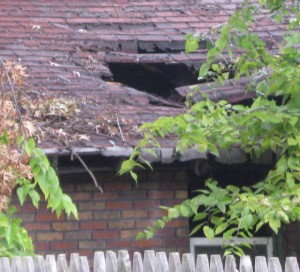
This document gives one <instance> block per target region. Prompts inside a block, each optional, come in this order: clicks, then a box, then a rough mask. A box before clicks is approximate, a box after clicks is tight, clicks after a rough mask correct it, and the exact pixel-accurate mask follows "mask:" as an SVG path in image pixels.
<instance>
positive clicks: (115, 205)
mask: <svg viewBox="0 0 300 272" xmlns="http://www.w3.org/2000/svg"><path fill="white" fill-rule="evenodd" d="M131 208H132V201H112V202H106V209H109V210H118V209H131Z"/></svg>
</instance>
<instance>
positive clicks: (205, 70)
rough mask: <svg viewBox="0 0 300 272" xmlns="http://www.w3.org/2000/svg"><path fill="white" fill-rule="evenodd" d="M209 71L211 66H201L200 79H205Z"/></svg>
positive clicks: (204, 64)
mask: <svg viewBox="0 0 300 272" xmlns="http://www.w3.org/2000/svg"><path fill="white" fill-rule="evenodd" d="M208 70H209V66H208V64H207V63H203V64H202V65H201V68H200V71H199V77H205V76H206V75H207V72H208Z"/></svg>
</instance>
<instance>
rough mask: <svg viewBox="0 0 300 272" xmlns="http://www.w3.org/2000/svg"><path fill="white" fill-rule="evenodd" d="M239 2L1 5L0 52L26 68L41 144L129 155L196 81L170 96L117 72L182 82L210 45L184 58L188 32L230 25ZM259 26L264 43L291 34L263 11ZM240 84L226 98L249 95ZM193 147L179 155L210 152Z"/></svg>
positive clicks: (165, 157)
mask: <svg viewBox="0 0 300 272" xmlns="http://www.w3.org/2000/svg"><path fill="white" fill-rule="evenodd" d="M239 3H241V1H240V0H232V1H227V0H213V1H212V0H203V1H200V2H199V1H186V0H171V1H159V0H158V1H146V0H144V1H143V0H140V1H137V0H136V1H131V0H111V1H107V0H98V1H97V0H95V1H92V0H85V1H78V0H59V1H46V0H41V1H29V0H28V1H27V0H16V1H1V2H0V56H1V58H2V59H3V60H14V61H16V62H17V63H20V64H22V65H23V66H24V67H26V71H27V74H28V76H27V78H26V80H25V83H26V88H25V89H26V95H27V96H28V97H29V98H30V99H31V101H34V102H32V103H31V106H30V107H29V108H30V109H29V110H28V109H27V110H28V112H30V110H31V113H28V114H29V115H31V118H32V119H33V120H34V122H35V124H36V126H37V127H39V128H43V129H42V130H43V132H42V133H41V136H40V139H41V146H42V147H43V148H44V149H45V150H46V151H47V152H48V153H55V154H58V153H59V152H62V153H63V152H65V151H64V150H66V149H65V148H66V144H65V143H66V142H65V143H63V142H61V141H57V140H56V138H55V135H58V134H60V136H62V137H66V138H65V141H67V144H68V143H69V142H70V141H71V142H72V145H73V146H75V147H76V148H77V149H78V151H80V152H83V153H91V152H100V153H101V154H102V155H104V156H128V155H129V154H130V152H131V151H132V146H134V145H135V144H136V142H137V140H138V139H139V133H138V131H137V127H138V126H139V125H140V124H142V123H144V122H148V121H153V120H155V119H157V118H158V117H160V116H168V115H169V116H173V115H176V114H178V113H182V112H184V108H183V107H182V103H181V102H180V96H184V95H185V93H186V92H188V88H187V87H182V86H185V85H190V84H189V83H187V82H185V81H183V82H175V83H174V82H173V81H172V80H171V81H170V84H171V85H172V84H173V85H172V86H173V88H174V90H175V91H177V93H176V92H175V94H177V96H176V99H172V100H170V99H169V98H170V95H167V94H165V93H164V94H162V95H160V93H157V92H155V90H154V89H155V88H156V86H157V85H153V86H154V87H152V89H153V93H149V92H147V91H144V90H140V89H139V88H138V87H136V86H135V85H134V83H133V86H132V85H130V84H129V83H128V84H127V83H126V82H125V83H124V82H123V83H120V82H116V81H117V80H115V81H114V80H113V78H114V77H117V76H116V73H117V74H118V73H119V76H118V77H117V78H120V80H121V79H122V75H123V74H124V73H127V72H128V73H129V72H130V71H134V73H135V74H136V75H137V76H136V78H135V79H134V80H133V81H138V80H140V79H142V80H141V81H145V80H144V79H143V75H142V74H138V71H142V70H144V72H145V73H146V74H147V73H149V74H150V73H153V75H154V76H156V78H157V80H155V79H154V80H153V79H151V81H152V82H151V83H153V84H154V83H156V82H155V81H160V82H159V84H162V82H163V81H165V77H162V78H159V77H157V76H158V75H159V74H161V73H162V71H168V70H166V69H173V70H172V73H173V72H174V73H175V74H174V75H175V76H174V77H175V78H176V75H177V74H178V73H187V75H189V74H188V73H190V74H193V73H195V71H197V69H198V68H199V67H200V65H201V63H203V61H205V60H206V51H205V50H203V49H201V50H199V51H197V52H195V53H192V54H188V55H187V54H185V53H184V42H185V34H187V33H195V32H199V33H205V32H207V31H208V30H209V29H210V28H211V27H217V26H218V25H220V24H222V23H224V22H226V20H227V19H228V18H229V16H230V15H231V14H232V13H233V11H234V10H235V9H236V7H237V6H238V5H239ZM262 12H263V11H262ZM253 28H254V29H255V31H256V32H257V33H258V34H259V35H260V36H261V37H264V38H265V39H266V40H277V39H279V38H280V37H281V36H282V33H283V31H284V26H283V25H278V24H277V25H275V24H274V22H272V20H271V19H269V18H267V17H265V16H260V17H258V22H257V24H256V25H254V26H253ZM120 69H123V70H120ZM177 69H183V70H180V71H179V72H178V70H177ZM112 70H115V71H112ZM156 70H157V71H156ZM182 71H183V72H182ZM113 72H114V73H113ZM176 73H177V74H176ZM237 85H238V86H237ZM237 85H234V86H233V85H232V84H229V85H228V86H229V87H228V86H227V87H225V88H224V90H223V91H222V95H221V97H222V98H227V99H229V100H230V101H232V102H238V101H241V100H243V99H245V98H249V97H252V95H251V94H250V95H249V94H248V95H247V96H246V97H245V94H244V91H243V90H244V88H243V86H244V85H245V82H240V83H237ZM169 87H170V86H169V85H168V88H169ZM166 88H167V87H166ZM219 94H221V93H219ZM171 96H172V95H171ZM45 131H46V132H45ZM68 136H70V137H68ZM73 140H74V141H73ZM162 147H163V150H164V151H160V152H161V153H160V159H161V160H162V161H164V162H171V161H172V160H173V159H174V151H173V147H174V141H173V140H172V139H165V140H163V141H162ZM193 152H194V151H191V152H190V153H189V154H188V155H187V154H186V155H185V156H186V157H184V156H183V157H181V159H182V160H185V159H191V158H195V157H201V156H202V157H203V154H202V155H201V154H200V155H199V154H198V155H196V153H195V152H194V153H193Z"/></svg>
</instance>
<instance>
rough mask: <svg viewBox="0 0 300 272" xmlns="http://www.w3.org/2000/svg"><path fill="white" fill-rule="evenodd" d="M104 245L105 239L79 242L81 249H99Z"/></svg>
mask: <svg viewBox="0 0 300 272" xmlns="http://www.w3.org/2000/svg"><path fill="white" fill-rule="evenodd" d="M104 247H105V242H103V241H80V242H79V248H80V249H94V250H99V249H101V248H104Z"/></svg>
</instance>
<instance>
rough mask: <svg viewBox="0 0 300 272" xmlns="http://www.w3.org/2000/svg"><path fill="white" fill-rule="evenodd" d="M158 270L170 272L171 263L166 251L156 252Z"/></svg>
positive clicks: (157, 271)
mask: <svg viewBox="0 0 300 272" xmlns="http://www.w3.org/2000/svg"><path fill="white" fill-rule="evenodd" d="M155 260H156V272H169V264H168V260H167V255H166V253H165V252H157V253H156V257H155Z"/></svg>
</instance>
